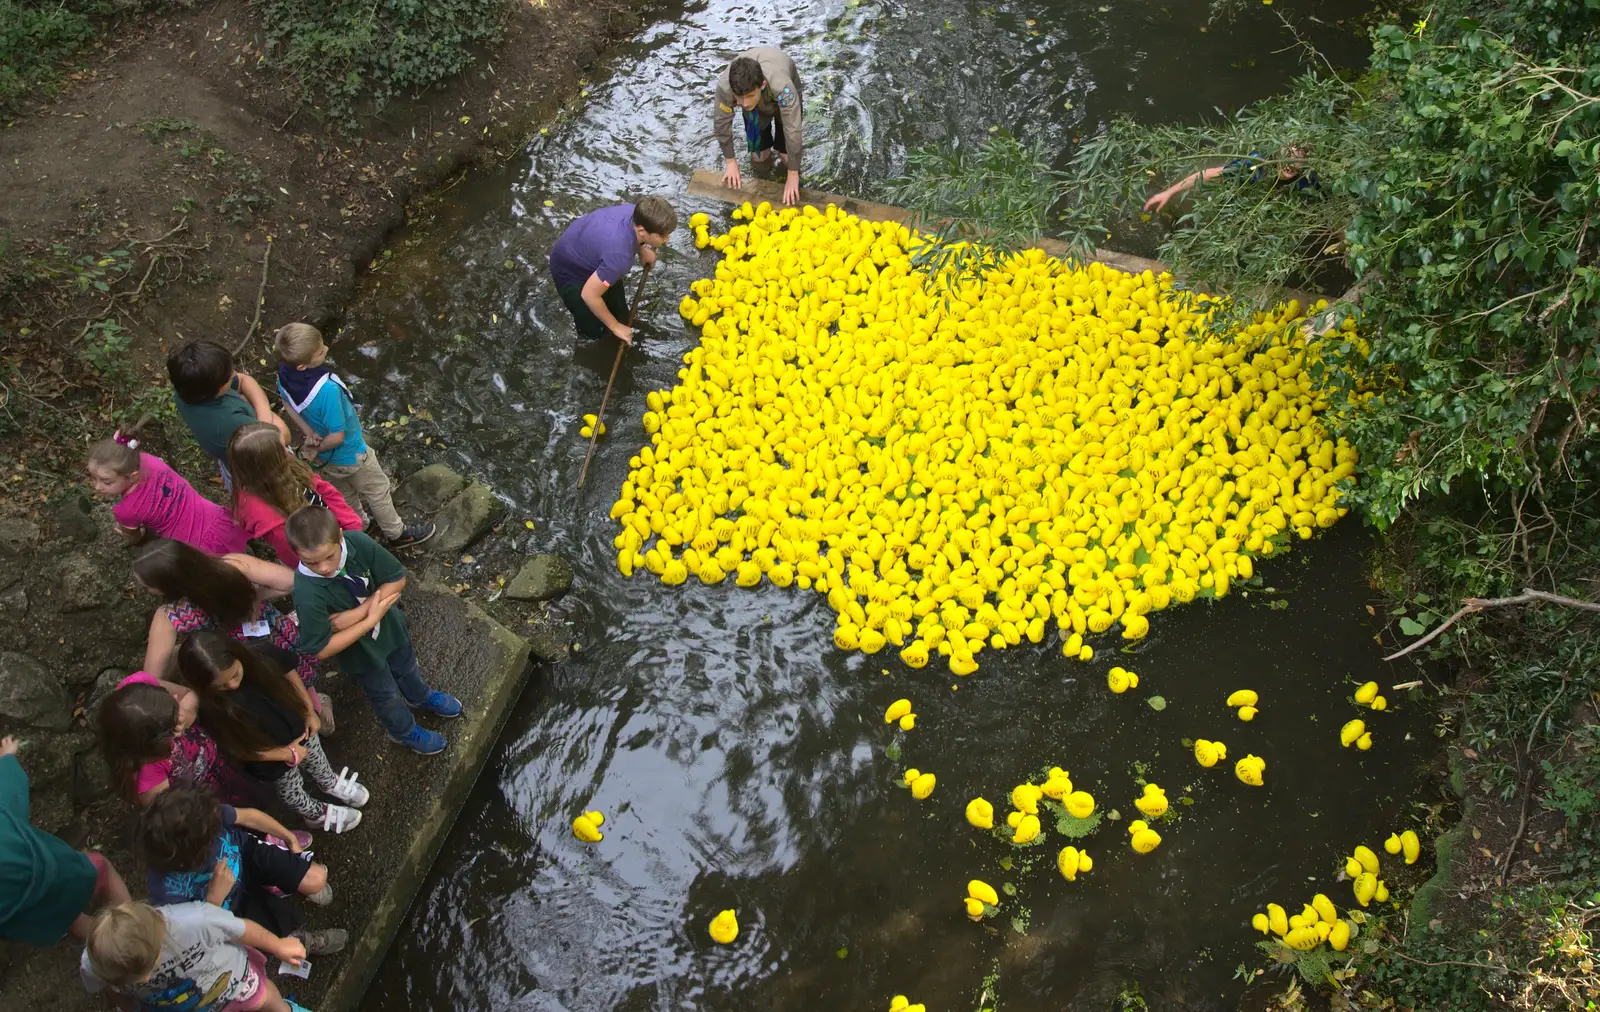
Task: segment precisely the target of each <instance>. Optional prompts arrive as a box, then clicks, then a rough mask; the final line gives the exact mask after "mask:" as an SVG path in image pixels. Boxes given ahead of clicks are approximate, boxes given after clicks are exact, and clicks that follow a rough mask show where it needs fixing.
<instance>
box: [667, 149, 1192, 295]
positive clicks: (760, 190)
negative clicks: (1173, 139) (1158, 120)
mask: <svg viewBox="0 0 1600 1012" xmlns="http://www.w3.org/2000/svg"><path fill="white" fill-rule="evenodd" d="M689 192H690V193H692V194H694V195H695V196H697V197H709V198H711V199H712V200H720V201H722V202H723V203H726V204H742V203H744V202H745V201H747V200H748V201H749V202H750V203H752V204H759V203H761V202H762V201H763V200H765V201H767V202H768V203H769V204H771V205H772V206H773V207H782V206H783V184H782V183H779V182H777V181H776V180H772V179H759V178H757V177H755V176H753V175H750V174H746V175H745V176H744V185H743V186H742V187H740V188H739V189H737V190H735V189H734V188H733V187H731V186H728V185H726V184H725V183H723V181H722V174H721V173H720V172H717V171H716V170H714V169H695V170H694V176H693V177H692V178H691V179H690V180H689ZM800 203H801V204H802V205H805V204H811V205H814V206H815V207H817V208H818V209H821V208H824V207H827V206H828V205H829V204H837V205H838V207H839V209H840V210H843V211H848V212H850V213H851V214H853V215H855V216H856V217H858V218H861V219H863V220H866V221H898V222H900V223H901V224H904V225H909V224H911V223H912V220H913V219H914V218H915V217H916V216H915V215H914V214H912V212H910V211H908V210H906V209H905V208H903V207H895V206H893V205H891V204H879V203H876V202H874V201H871V200H858V199H857V198H855V197H848V196H845V195H844V194H842V193H827V192H824V191H822V190H808V189H806V188H805V187H801V188H800ZM1034 245H1035V246H1036V247H1037V248H1039V249H1042V250H1044V251H1045V252H1046V253H1048V254H1050V255H1051V256H1053V257H1065V256H1066V255H1067V244H1066V243H1064V242H1061V241H1060V240H1059V239H1048V238H1047V239H1040V240H1039V241H1038V242H1037V243H1035V244H1034ZM1094 260H1095V261H1097V262H1099V263H1103V264H1105V265H1106V266H1107V267H1115V268H1116V269H1117V270H1119V271H1126V272H1127V273H1129V274H1139V273H1142V272H1144V271H1150V272H1152V273H1154V274H1160V273H1162V272H1163V271H1165V270H1166V269H1167V268H1166V266H1165V265H1163V264H1160V263H1158V262H1156V261H1154V260H1147V259H1145V258H1144V257H1136V256H1134V255H1133V254H1131V253H1119V252H1117V251H1116V250H1109V249H1097V250H1095V251H1094Z"/></svg>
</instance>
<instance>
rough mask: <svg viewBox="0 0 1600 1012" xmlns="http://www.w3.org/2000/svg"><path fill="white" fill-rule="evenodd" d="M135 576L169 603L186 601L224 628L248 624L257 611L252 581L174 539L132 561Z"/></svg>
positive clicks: (218, 560)
mask: <svg viewBox="0 0 1600 1012" xmlns="http://www.w3.org/2000/svg"><path fill="white" fill-rule="evenodd" d="M133 575H134V578H135V579H137V580H138V581H139V582H140V583H142V584H144V585H145V586H146V587H149V588H150V589H151V590H153V591H155V592H156V593H158V594H160V595H161V596H162V597H163V598H164V599H165V600H166V602H167V603H168V604H175V603H177V602H178V601H182V600H187V601H188V602H189V603H190V604H192V605H194V606H195V607H196V608H199V609H200V610H201V611H203V612H205V613H206V614H207V615H209V616H210V617H211V620H212V621H213V622H216V623H217V624H218V625H223V626H229V627H232V626H236V625H239V624H240V623H243V622H248V621H249V620H250V617H251V616H252V615H254V614H255V610H256V589H255V587H254V586H253V585H252V584H251V583H250V578H249V577H247V576H245V575H244V574H243V573H241V572H239V571H238V570H237V569H235V568H233V566H231V565H229V564H228V563H226V562H223V561H222V560H221V559H219V558H217V557H216V556H213V555H207V554H206V553H205V552H202V551H201V550H200V549H198V548H195V547H194V546H192V545H186V544H184V543H183V542H182V541H174V540H172V539H171V538H161V539H160V540H158V541H155V542H153V543H152V544H151V545H150V547H149V548H148V549H146V550H145V552H144V553H143V554H142V555H140V556H139V557H138V558H137V559H134V560H133Z"/></svg>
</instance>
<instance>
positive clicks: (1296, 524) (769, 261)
mask: <svg viewBox="0 0 1600 1012" xmlns="http://www.w3.org/2000/svg"><path fill="white" fill-rule="evenodd" d="M734 217H735V218H736V219H740V220H742V221H743V222H744V223H743V224H739V225H736V226H735V227H733V228H732V229H731V230H729V231H728V232H727V233H726V234H722V235H712V234H711V233H710V231H709V221H708V220H706V219H704V218H700V217H698V216H697V217H696V218H694V219H691V221H697V222H698V224H695V225H694V226H693V227H694V229H695V237H696V244H697V245H699V246H701V247H702V248H703V247H706V246H709V247H711V248H713V249H715V250H717V251H718V252H719V253H721V254H722V259H721V262H720V263H719V264H718V265H717V268H716V273H715V276H714V277H711V278H705V279H702V280H699V281H696V282H694V283H693V284H692V285H691V292H692V294H690V295H688V296H685V297H684V299H683V301H682V303H681V304H680V306H679V310H680V312H681V313H682V314H683V316H684V318H685V319H687V320H688V321H689V322H690V323H691V325H693V326H695V327H698V328H699V329H700V345H699V347H697V348H694V349H693V350H691V351H689V352H688V353H687V354H686V355H685V356H684V368H682V369H681V370H679V374H678V375H679V380H680V382H679V383H678V385H676V386H675V387H673V388H672V389H671V390H667V391H657V392H652V393H650V394H649V395H648V396H647V398H646V401H647V406H648V410H647V411H646V413H645V415H644V419H643V425H644V429H645V431H646V432H647V433H648V434H649V436H650V444H649V445H647V446H645V447H643V448H642V449H641V450H640V451H639V454H638V456H636V457H635V458H633V459H632V460H631V461H630V466H631V470H630V471H629V474H628V478H627V480H626V481H625V482H624V483H623V485H622V489H621V494H620V496H619V497H618V499H617V501H616V503H615V505H614V506H613V507H612V509H611V516H612V518H613V519H615V520H616V521H617V522H618V524H619V525H620V528H621V530H620V532H619V533H618V534H617V536H616V538H615V547H616V549H617V565H618V568H619V569H620V570H621V572H622V573H623V574H624V575H631V574H633V573H635V572H637V571H639V570H641V569H642V570H647V571H649V572H650V573H652V574H655V575H656V576H657V577H659V578H660V579H661V581H662V582H663V583H666V584H668V585H677V584H682V583H684V582H686V581H687V580H688V579H689V578H690V577H691V576H693V577H696V578H698V579H699V580H701V581H702V582H704V583H706V584H716V583H721V582H722V581H724V580H725V579H727V578H729V577H730V576H731V577H733V580H734V583H735V584H737V585H739V586H744V587H754V586H757V585H759V584H760V583H761V582H762V581H763V580H766V581H770V582H771V583H773V584H775V585H777V586H779V587H789V586H796V587H799V588H800V589H802V590H811V591H814V592H816V593H819V594H822V595H824V596H825V597H826V598H827V601H828V604H829V606H830V607H831V608H832V609H833V611H834V613H835V615H836V617H837V621H836V627H835V631H834V637H833V638H834V643H835V645H836V646H838V647H839V648H840V649H843V650H862V651H864V652H866V653H869V654H872V653H877V652H878V651H880V650H883V649H885V648H886V647H893V648H895V649H897V650H898V651H899V656H900V659H901V660H902V661H903V662H904V663H906V664H907V665H909V666H911V667H913V668H920V667H922V666H924V665H926V664H927V663H928V662H929V661H930V660H931V659H933V658H934V656H935V655H936V654H937V655H940V656H942V657H944V658H945V663H946V664H947V665H948V667H949V669H950V670H951V671H952V672H953V673H955V674H957V675H966V674H970V673H971V672H973V671H975V670H976V669H977V667H978V661H977V657H978V655H979V654H980V652H981V651H983V650H985V649H989V648H994V649H1004V648H1006V647H1009V646H1015V645H1017V644H1019V643H1021V642H1022V641H1023V640H1027V641H1028V642H1030V643H1039V642H1042V641H1043V640H1044V638H1045V636H1046V634H1047V632H1048V631H1049V627H1050V625H1051V623H1052V622H1053V623H1054V626H1055V629H1056V631H1057V632H1058V633H1059V635H1060V636H1061V638H1062V644H1063V652H1064V653H1066V654H1067V655H1069V656H1073V657H1078V658H1080V659H1083V660H1088V659H1090V658H1092V657H1093V654H1094V648H1093V646H1092V644H1090V643H1088V642H1086V640H1087V639H1089V638H1091V637H1096V636H1103V635H1106V634H1107V633H1108V632H1110V631H1111V630H1112V627H1113V626H1114V625H1117V626H1120V630H1121V636H1122V637H1123V638H1124V639H1128V640H1137V639H1139V638H1142V637H1143V636H1145V635H1146V634H1147V633H1148V631H1149V628H1150V622H1149V618H1148V616H1149V614H1150V613H1152V612H1156V611H1159V610H1161V609H1163V608H1166V607H1168V606H1169V605H1171V604H1173V603H1175V602H1176V603H1182V602H1186V601H1190V600H1193V599H1194V598H1195V597H1197V596H1217V597H1220V596H1224V595H1226V594H1228V593H1229V591H1230V588H1232V587H1233V586H1234V585H1235V583H1237V582H1239V581H1245V580H1250V579H1251V578H1252V577H1253V576H1254V572H1255V571H1254V562H1253V558H1255V557H1257V556H1269V555H1272V554H1273V553H1274V552H1277V551H1280V550H1281V549H1282V548H1283V546H1284V545H1285V544H1286V543H1287V540H1286V539H1288V538H1289V537H1291V536H1299V537H1301V538H1309V537H1311V536H1312V534H1313V532H1314V531H1315V530H1317V529H1318V528H1321V527H1328V526H1331V525H1332V524H1333V523H1335V522H1336V521H1337V520H1338V519H1339V518H1340V517H1341V516H1343V515H1344V514H1345V512H1346V509H1345V507H1344V506H1342V505H1340V492H1339V489H1338V487H1337V486H1338V483H1339V482H1340V481H1341V480H1342V479H1344V478H1347V477H1349V476H1351V475H1352V474H1353V473H1354V471H1355V467H1356V453H1355V451H1354V449H1352V448H1351V447H1350V446H1349V445H1348V444H1346V443H1345V442H1344V441H1342V440H1337V441H1336V440H1334V439H1333V438H1331V437H1330V435H1329V433H1328V429H1327V428H1326V427H1325V425H1324V424H1323V421H1322V413H1323V412H1324V411H1325V410H1326V409H1327V399H1326V398H1325V397H1324V396H1323V395H1322V394H1321V393H1320V392H1319V391H1318V390H1317V389H1316V387H1315V386H1314V385H1313V383H1312V380H1311V374H1310V372H1309V371H1308V370H1307V369H1306V368H1305V366H1306V359H1307V356H1308V355H1314V354H1315V353H1316V350H1315V347H1314V346H1313V347H1311V348H1310V349H1309V350H1308V348H1307V346H1306V345H1305V344H1304V343H1302V341H1301V339H1300V336H1299V334H1300V332H1299V328H1298V326H1297V324H1298V323H1299V322H1300V321H1301V320H1302V319H1303V314H1302V310H1301V307H1300V306H1299V305H1298V304H1296V303H1293V302H1291V303H1289V304H1287V305H1285V306H1283V307H1281V308H1279V309H1277V310H1275V311H1274V312H1272V313H1269V314H1263V315H1261V316H1259V317H1258V318H1257V319H1256V321H1255V322H1254V323H1252V324H1250V325H1249V326H1248V327H1246V328H1244V329H1242V330H1240V331H1238V332H1236V333H1231V334H1228V335H1226V336H1225V337H1219V336H1216V335H1210V334H1207V333H1206V332H1205V331H1204V327H1203V325H1204V323H1205V322H1206V320H1207V318H1208V315H1209V314H1210V313H1211V312H1212V307H1211V306H1210V304H1209V303H1208V302H1207V300H1206V298H1205V297H1204V296H1201V297H1200V298H1198V299H1197V300H1195V301H1194V302H1193V303H1189V304H1186V303H1183V302H1181V301H1180V300H1179V299H1178V298H1176V297H1175V296H1174V294H1173V293H1172V291H1171V286H1172V282H1171V279H1170V277H1168V276H1166V275H1161V276H1159V277H1158V276H1156V275H1153V274H1151V273H1149V272H1146V273H1144V274H1141V275H1130V274H1125V273H1122V272H1119V271H1117V270H1114V269H1112V268H1109V267H1105V266H1103V265H1101V264H1098V263H1094V264H1089V265H1088V266H1086V267H1081V268H1070V267H1068V266H1067V265H1065V264H1063V263H1062V262H1061V261H1059V260H1056V259H1053V258H1050V257H1048V256H1046V255H1045V254H1043V253H1042V252H1040V251H1038V250H1029V251H1026V252H1023V253H1019V254H1016V255H1013V256H1007V257H1005V258H1003V261H1002V262H1001V263H999V264H998V265H997V266H996V267H995V269H994V270H993V271H992V272H991V273H989V274H988V275H987V276H986V277H985V278H983V279H982V280H978V279H960V280H957V281H954V282H952V283H953V286H954V291H953V294H951V295H949V297H946V295H945V294H944V293H943V291H942V290H941V289H940V288H939V287H938V282H937V281H935V280H932V279H930V278H929V277H928V276H927V274H926V272H924V271H922V270H920V269H917V268H914V267H913V266H912V262H911V257H912V255H913V253H914V252H915V251H916V249H917V248H918V247H919V246H920V245H921V244H922V242H923V239H922V237H921V236H919V235H918V234H917V233H915V232H913V231H912V230H910V229H908V228H906V227H905V226H903V225H900V224H895V223H881V222H868V221H863V220H861V219H859V218H857V217H855V216H854V215H850V214H846V213H843V212H841V211H840V210H839V209H838V208H837V207H834V206H832V205H830V206H828V207H827V208H826V209H824V210H819V209H817V208H815V207H810V206H808V207H805V208H803V209H800V208H784V209H781V210H775V209H773V208H772V207H770V206H769V205H768V204H766V203H762V204H761V205H760V206H758V207H751V206H750V205H749V204H746V205H745V206H744V207H742V208H740V209H739V210H737V211H735V213H734ZM1312 308H1313V309H1319V308H1321V306H1320V304H1319V305H1318V306H1314V307H1312ZM1343 327H1344V330H1345V333H1341V334H1339V335H1336V336H1337V337H1338V338H1340V339H1346V338H1349V337H1351V336H1352V335H1351V333H1350V331H1353V329H1354V324H1353V323H1349V324H1344V325H1343ZM1130 684H1131V683H1130Z"/></svg>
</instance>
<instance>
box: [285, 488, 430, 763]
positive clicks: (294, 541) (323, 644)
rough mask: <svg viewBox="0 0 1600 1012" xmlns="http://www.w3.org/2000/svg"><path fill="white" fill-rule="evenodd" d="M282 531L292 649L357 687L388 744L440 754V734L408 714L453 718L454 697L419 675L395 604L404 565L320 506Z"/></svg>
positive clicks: (294, 515) (303, 511) (295, 516)
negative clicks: (290, 570) (293, 619)
mask: <svg viewBox="0 0 1600 1012" xmlns="http://www.w3.org/2000/svg"><path fill="white" fill-rule="evenodd" d="M285 534H286V536H287V537H288V539H289V545H290V547H291V548H293V549H294V550H295V553H296V554H297V555H299V556H300V565H299V566H298V567H297V568H296V569H295V574H294V607H295V611H296V612H297V613H298V615H299V619H300V643H299V649H300V651H301V652H302V653H308V654H315V655H316V657H317V658H318V659H319V660H328V659H330V658H332V659H334V660H335V663H337V664H338V666H339V670H340V671H342V672H343V673H344V674H346V675H347V676H349V677H350V678H351V679H353V680H354V681H355V682H356V684H358V685H360V686H361V691H362V692H364V693H365V694H366V697H367V700H368V701H369V702H370V703H371V704H372V709H373V710H374V711H376V712H377V715H378V720H379V722H381V723H382V724H383V727H384V730H385V731H386V732H388V735H389V737H390V738H391V739H392V740H393V741H395V742H397V743H398V744H401V745H404V746H405V747H406V748H409V749H411V750H412V751H413V752H417V753H419V754H421V755H435V754H437V753H439V752H443V751H444V749H445V745H446V744H447V742H446V741H445V739H444V736H443V735H441V734H437V733H435V732H433V731H430V730H428V729H427V728H425V727H422V726H421V725H419V724H418V723H417V722H416V718H415V717H413V716H412V711H413V710H420V711H422V712H424V713H429V714H432V715H433V716H435V717H445V718H452V717H459V716H461V701H460V700H458V699H456V698H455V697H454V696H452V695H450V694H449V693H448V692H440V691H439V690H437V689H433V688H430V687H429V685H428V683H427V682H426V681H425V680H424V679H423V677H422V670H421V668H420V667H418V665H417V652H416V649H415V648H414V647H413V646H412V643H411V632H410V630H409V629H408V628H407V627H406V619H405V614H404V613H403V612H402V611H401V610H400V609H399V607H397V602H398V601H399V600H400V592H401V591H402V590H404V589H405V586H406V571H405V567H403V566H401V565H400V561H399V560H398V559H396V558H395V557H394V556H393V555H391V554H389V552H387V551H386V550H385V549H384V548H383V546H382V545H379V544H378V543H377V542H376V541H374V540H373V539H371V538H369V537H367V536H366V535H365V534H362V533H360V532H358V531H344V530H340V529H339V521H338V520H337V519H336V518H335V517H334V515H333V513H332V512H331V511H329V510H327V509H324V508H323V507H321V506H306V507H303V508H301V509H299V510H296V511H295V512H294V513H292V514H290V516H289V521H288V523H287V524H286V525H285Z"/></svg>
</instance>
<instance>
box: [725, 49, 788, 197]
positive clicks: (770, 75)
mask: <svg viewBox="0 0 1600 1012" xmlns="http://www.w3.org/2000/svg"><path fill="white" fill-rule="evenodd" d="M739 55H740V56H748V57H750V58H751V59H752V60H755V61H756V62H757V63H759V64H761V73H762V75H763V76H764V77H766V79H767V86H766V87H765V88H763V89H762V90H761V101H760V102H759V103H757V104H756V112H757V113H758V114H759V115H760V117H761V121H762V123H766V122H768V121H770V120H771V119H772V117H774V116H778V115H781V116H782V117H783V143H784V147H786V148H788V149H789V150H788V152H787V153H786V154H787V156H788V157H787V162H788V166H789V167H790V168H795V169H798V168H799V167H800V153H801V151H802V150H803V145H802V143H801V137H800V128H801V121H802V119H803V118H804V117H803V113H802V111H801V104H802V96H801V94H800V74H799V71H797V70H796V69H795V66H794V61H793V60H791V59H789V58H788V57H787V56H785V55H783V51H782V50H781V49H777V48H775V47H773V46H757V47H756V48H754V49H748V50H745V51H744V52H742V53H740V54H739ZM731 62H732V61H730V65H731ZM736 109H737V104H736V103H735V101H734V95H733V89H732V88H731V87H729V85H728V68H727V67H723V68H722V76H720V77H718V78H717V96H716V101H715V103H714V104H713V106H712V109H711V126H712V132H713V133H715V134H716V137H717V144H718V145H719V146H720V147H721V148H722V157H723V158H732V157H733V116H734V111H735V110H736Z"/></svg>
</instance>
